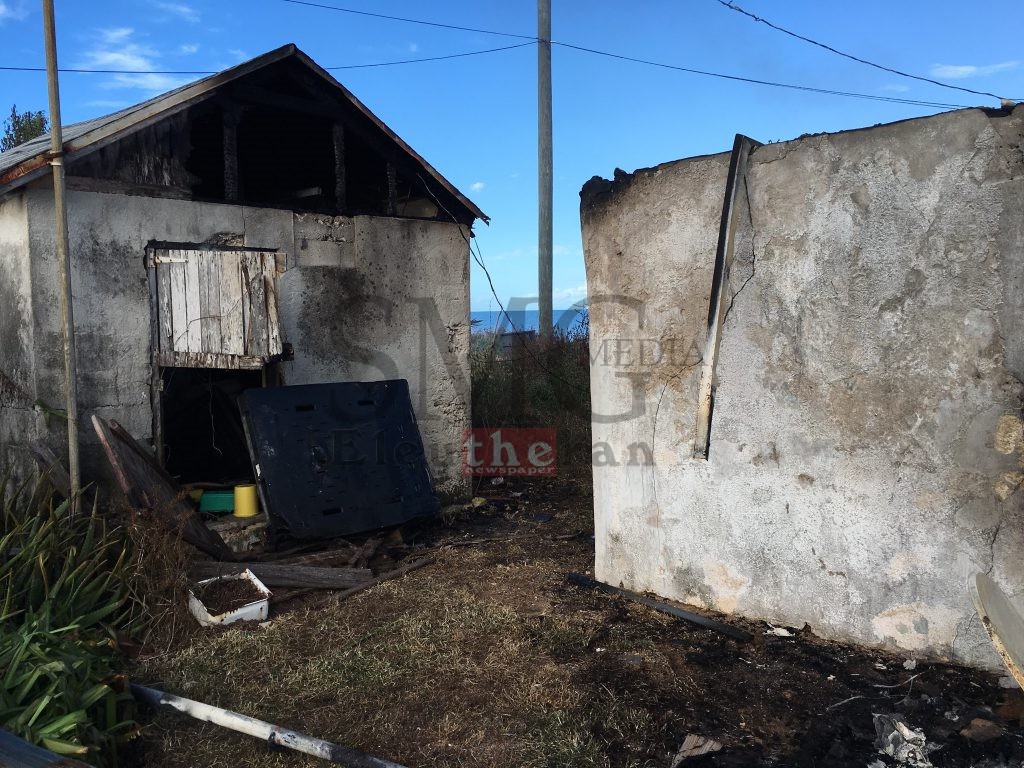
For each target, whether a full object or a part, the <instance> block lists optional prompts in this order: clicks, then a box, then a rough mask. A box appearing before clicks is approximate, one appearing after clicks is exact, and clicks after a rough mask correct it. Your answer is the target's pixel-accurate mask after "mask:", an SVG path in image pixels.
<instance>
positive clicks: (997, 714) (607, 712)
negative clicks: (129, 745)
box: [136, 478, 1024, 768]
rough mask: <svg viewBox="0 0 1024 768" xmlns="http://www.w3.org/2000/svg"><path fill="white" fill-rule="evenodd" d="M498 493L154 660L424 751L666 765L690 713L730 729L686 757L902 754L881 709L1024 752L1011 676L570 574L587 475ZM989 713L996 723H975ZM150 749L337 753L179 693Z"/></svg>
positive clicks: (270, 714)
mask: <svg viewBox="0 0 1024 768" xmlns="http://www.w3.org/2000/svg"><path fill="white" fill-rule="evenodd" d="M481 493H482V495H485V496H489V497H490V498H491V499H492V502H491V504H489V505H488V506H487V507H484V508H481V509H478V510H473V511H472V512H467V513H465V514H463V515H461V516H460V519H457V520H450V519H449V521H448V522H444V521H440V520H439V521H434V522H431V523H429V524H421V525H419V526H416V527H414V528H413V527H410V528H407V529H404V530H403V532H402V534H403V540H404V544H405V546H403V547H399V548H397V549H393V550H392V552H391V553H390V554H391V555H392V556H401V557H406V558H408V557H414V556H419V555H422V554H424V553H427V552H431V553H433V555H434V557H435V561H434V563H433V564H431V565H429V566H427V567H425V568H422V569H420V570H418V571H415V572H412V573H410V574H408V575H406V576H404V577H402V578H401V579H399V580H396V581H392V582H387V583H384V584H381V585H379V586H377V587H375V588H373V589H372V590H369V591H367V592H364V593H361V594H359V595H356V596H354V597H351V598H349V599H347V600H345V601H343V602H338V601H337V600H335V599H332V598H330V597H324V596H322V595H321V596H313V597H304V598H301V599H297V600H295V601H293V602H292V603H290V604H289V603H286V604H284V605H282V607H281V608H280V609H278V610H277V611H276V612H275V610H274V609H273V608H272V609H271V614H272V619H273V622H272V624H271V625H270V626H269V627H268V628H266V629H258V628H254V627H246V628H242V629H230V628H229V629H224V630H204V631H202V632H195V633H193V634H192V635H191V637H189V638H187V639H185V640H184V641H183V642H182V643H181V647H179V648H177V649H176V650H174V651H172V652H168V653H164V654H162V655H159V656H156V657H151V658H148V659H145V660H143V661H140V662H139V663H138V668H137V670H136V678H137V679H139V680H140V681H142V682H146V683H150V684H153V685H158V686H159V687H163V688H164V689H165V690H167V691H170V692H172V693H177V694H180V695H183V696H187V697H190V698H194V699H199V700H201V701H204V702H208V703H212V704H216V705H219V706H222V707H226V708H229V709H233V710H236V711H239V712H243V713H245V714H247V715H251V716H253V717H258V718H261V719H265V720H269V721H272V722H275V723H277V724H280V725H283V726H286V727H289V728H292V729H295V730H298V731H302V732H305V733H308V734H310V735H314V736H318V737H321V738H325V739H329V740H332V741H336V742H338V743H341V744H344V745H346V746H350V747H355V748H357V749H361V750H363V751H365V752H368V753H370V754H373V755H376V756H379V757H383V758H387V759H389V760H393V761H396V762H398V763H401V764H403V765H407V766H412V767H416V768H419V767H420V766H459V767H460V768H461V767H465V768H471V767H472V768H484V767H485V766H486V767H488V768H489V767H491V766H524V767H537V768H541V767H545V768H559V767H562V766H566V767H568V766H609V767H614V768H626V767H627V766H630V767H634V768H639V767H640V766H659V767H661V766H664V767H665V768H668V766H670V765H671V763H672V759H673V756H674V755H675V754H676V752H677V751H678V750H679V747H680V745H681V744H682V742H683V740H684V739H685V737H686V736H687V734H698V735H701V736H704V737H707V738H711V739H715V740H717V741H719V742H721V744H722V745H723V747H722V749H721V750H720V751H718V752H714V753H711V754H707V755H704V756H702V757H695V758H690V759H687V760H686V761H685V762H683V763H682V766H683V768H691V766H694V767H695V766H757V765H765V766H768V765H770V766H835V767H838V768H841V767H842V766H867V765H869V764H871V763H872V761H874V760H881V763H877V764H875V765H895V763H894V762H893V761H892V760H891V759H890V758H887V757H883V756H881V755H880V754H879V753H878V751H877V750H876V748H875V747H874V740H875V728H874V725H873V714H875V713H897V714H900V715H902V717H903V718H904V720H905V721H906V722H907V723H908V724H909V725H910V726H912V727H914V728H920V729H922V730H923V731H924V733H925V735H926V737H927V739H928V741H929V743H933V744H934V745H936V746H937V747H938V749H936V750H935V751H933V752H931V753H930V755H929V759H930V760H931V762H932V763H933V764H934V765H935V766H978V767H979V768H981V766H985V767H986V768H995V766H1004V765H1005V766H1020V765H1024V732H1022V731H1021V730H1020V727H1019V726H1020V724H1021V723H1020V717H1021V714H1022V712H1024V696H1022V695H1021V692H1020V691H1019V690H1007V689H1004V688H1001V687H1000V686H999V685H998V678H997V677H995V676H990V675H986V674H982V673H978V672H973V671H967V670H963V669H959V668H956V667H950V666H946V665H941V664H919V665H918V666H917V667H916V668H915V669H913V670H908V669H906V668H905V667H904V659H903V658H897V657H895V656H891V655H888V654H885V653H882V652H873V651H864V650H862V649H856V648H853V647H850V646H844V645H840V644H837V643H831V642H826V641H823V640H821V639H819V638H816V637H814V635H813V634H812V633H811V632H810V630H809V629H805V630H803V631H801V632H799V633H797V635H796V636H794V637H779V636H775V635H771V634H765V632H766V631H767V630H768V629H769V627H768V626H767V625H766V624H764V623H758V622H745V621H742V620H737V619H733V618H728V619H727V620H728V621H729V622H730V623H732V624H734V625H736V626H740V627H742V628H744V629H746V630H748V631H749V632H751V633H753V634H754V639H753V640H752V641H750V642H746V643H744V642H740V641H737V640H733V639H730V638H727V637H723V636H722V635H719V634H716V633H715V632H713V631H711V630H707V629H702V628H700V627H696V626H694V625H691V624H688V623H686V622H683V621H680V620H678V619H675V618H672V617H670V616H667V615H664V614H661V613H658V612H656V611H654V610H652V609H650V608H647V607H644V606H640V605H637V604H635V603H631V602H627V601H624V600H623V599H621V598H617V597H613V596H609V595H607V594H603V593H600V592H596V591H591V590H587V589H582V588H579V587H576V586H572V585H570V584H569V583H568V582H567V580H566V574H567V573H569V572H581V573H589V572H591V571H590V568H591V565H592V562H593V538H592V530H593V527H592V518H591V506H590V495H589V487H588V484H587V482H586V481H585V480H578V481H573V480H570V479H565V478H563V479H561V480H560V481H557V482H547V481H531V482H520V483H519V484H518V485H516V484H512V483H506V484H504V485H502V486H496V487H495V486H490V485H488V486H487V487H486V488H484V489H482V490H481ZM518 494H521V495H518ZM396 540H397V539H394V540H393V541H396ZM976 718H980V719H982V720H987V721H989V722H991V723H994V724H995V728H994V729H993V728H988V730H990V731H992V733H986V734H984V735H986V736H989V737H991V738H989V739H988V740H985V741H974V740H971V739H968V738H965V737H964V736H962V735H961V733H960V732H961V730H963V729H964V728H966V727H968V726H969V724H970V722H971V721H972V720H974V719H976ZM975 730H977V729H975ZM973 732H974V731H968V733H973ZM141 751H142V755H141V759H142V762H143V763H144V764H145V765H147V766H153V767H154V768H157V767H167V768H169V767H170V766H210V767H211V768H213V767H214V766H303V765H310V766H312V765H319V764H322V763H320V762H319V761H316V760H314V759H312V758H306V757H303V756H301V755H298V754H296V753H293V752H287V751H280V750H276V749H275V750H272V749H270V748H268V747H267V746H266V745H265V744H262V743H260V742H258V741H256V740H255V739H251V738H248V737H244V736H240V735H235V734H232V733H230V732H228V731H225V730H222V729H220V728H217V727H215V726H212V725H208V724H202V723H198V722H196V721H194V720H190V719H188V718H186V717H184V716H181V715H178V714H176V713H170V712H166V713H163V712H162V713H159V714H156V715H155V717H154V718H153V720H152V723H151V724H150V726H149V728H148V730H147V733H146V736H145V738H144V740H143V742H142V745H141Z"/></svg>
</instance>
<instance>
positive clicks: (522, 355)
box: [470, 317, 591, 466]
mask: <svg viewBox="0 0 1024 768" xmlns="http://www.w3.org/2000/svg"><path fill="white" fill-rule="evenodd" d="M588 336H589V326H588V323H587V321H586V318H585V317H584V319H583V321H582V322H580V323H577V324H576V325H574V326H573V328H572V329H571V330H569V331H563V330H561V329H558V328H556V329H555V333H554V336H553V337H552V338H551V339H539V338H536V337H529V336H525V335H520V336H518V337H517V338H516V339H514V340H513V341H512V344H511V346H510V348H509V349H508V351H507V352H504V353H500V352H499V351H498V350H497V349H496V347H495V343H494V336H493V335H492V334H484V333H477V334H474V335H473V345H472V352H471V355H470V365H471V367H472V380H473V426H474V427H554V428H555V429H556V430H557V432H558V464H559V465H561V466H579V465H589V464H590V460H591V438H590V434H591V433H590V357H589V354H590V353H589V349H588Z"/></svg>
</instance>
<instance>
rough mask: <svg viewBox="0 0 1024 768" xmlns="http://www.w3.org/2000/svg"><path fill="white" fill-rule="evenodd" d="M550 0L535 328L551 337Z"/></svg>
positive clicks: (546, 2)
mask: <svg viewBox="0 0 1024 768" xmlns="http://www.w3.org/2000/svg"><path fill="white" fill-rule="evenodd" d="M551 123H552V118H551V0H537V201H538V208H537V214H538V215H537V290H538V299H537V303H538V310H539V311H538V315H539V317H538V331H539V333H540V335H541V336H542V337H544V338H550V337H551V324H552V317H551V313H552V309H551V289H552V284H551V272H552V261H553V254H552V251H553V241H554V232H553V229H554V216H553V213H552V203H553V199H554V187H553V178H554V176H553V168H552V166H553V152H552V136H551V133H552V130H551Z"/></svg>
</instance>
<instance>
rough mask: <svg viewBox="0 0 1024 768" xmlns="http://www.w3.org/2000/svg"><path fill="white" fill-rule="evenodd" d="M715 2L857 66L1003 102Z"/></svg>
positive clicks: (724, 0)
mask: <svg viewBox="0 0 1024 768" xmlns="http://www.w3.org/2000/svg"><path fill="white" fill-rule="evenodd" d="M717 2H718V3H719V4H720V5H724V6H725V7H726V8H728V9H729V10H731V11H736V13H741V14H743V15H744V16H747V17H749V18H751V19H753V20H754V21H758V22H760V23H761V24H764V25H766V26H769V27H771V28H772V29H774V30H776V31H778V32H782V33H783V34H785V35H789V36H790V37H795V38H796V39H797V40H803V41H804V42H805V43H810V44H811V45H816V46H818V47H819V48H824V49H825V50H826V51H829V52H830V53H834V54H836V55H838V56H842V57H843V58H846V59H850V60H851V61H856V62H858V63H859V64H866V65H867V66H869V67H874V68H875V69H880V70H882V71H883V72H890V73H892V74H894V75H899V76H900V77H909V78H910V79H911V80H920V81H921V82H923V83H931V84H932V85H938V86H941V87H942V88H950V89H952V90H954V91H963V92H964V93H973V94H974V95H976V96H991V97H992V98H993V99H999V100H1003V97H1002V96H997V95H996V94H994V93H990V92H989V91H976V90H974V89H973V88H964V87H962V86H959V85H950V84H949V83H943V82H942V81H940V80H932V79H931V78H930V77H922V76H921V75H913V74H911V73H909V72H903V71H901V70H898V69H893V68H892V67H886V66H884V65H882V64H876V63H875V62H873V61H868V60H867V59H862V58H860V57H859V56H854V55H853V54H852V53H845V52H844V51H840V50H838V49H837V48H833V47H832V46H831V45H826V44H825V43H820V42H818V41H817V40H812V39H811V38H809V37H804V36H803V35H800V34H797V33H796V32H793V31H792V30H789V29H786V28H785V27H780V26H779V25H778V24H773V23H772V22H770V21H768V19H763V18H761V17H760V16H757V15H756V14H753V13H751V12H750V11H747V10H744V9H743V8H740V7H739V6H738V5H736V4H735V3H734V2H732V0H717Z"/></svg>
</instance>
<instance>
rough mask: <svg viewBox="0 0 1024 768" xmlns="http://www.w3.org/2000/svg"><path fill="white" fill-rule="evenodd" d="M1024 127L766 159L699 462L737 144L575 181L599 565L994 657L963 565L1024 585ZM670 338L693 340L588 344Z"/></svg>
mask: <svg viewBox="0 0 1024 768" xmlns="http://www.w3.org/2000/svg"><path fill="white" fill-rule="evenodd" d="M1022 130H1024V108H1018V109H1017V110H1016V111H1014V112H1013V113H1012V114H1005V113H999V114H994V115H989V114H986V113H985V112H983V111H981V110H963V111H958V112H952V113H947V114H944V115H938V116H934V117H930V118H922V119H917V120H910V121H905V122H902V123H895V124H891V125H884V126H878V127H875V128H871V129H865V130H859V131H850V132H845V133H840V134H831V135H821V136H811V137H806V138H802V139H797V140H795V141H791V142H785V143H781V144H773V145H768V146H764V147H760V148H758V149H756V150H755V151H754V152H753V153H752V155H751V157H750V166H749V172H748V176H747V182H746V185H745V187H744V188H743V189H741V190H740V194H739V195H738V208H739V209H738V212H737V213H738V221H739V225H740V228H739V232H738V235H737V238H738V239H737V245H736V258H737V262H736V264H735V265H734V267H733V269H732V273H731V275H730V276H729V282H728V286H727V289H726V294H725V296H726V301H727V306H728V307H729V309H728V313H727V315H726V319H725V323H724V326H723V336H722V343H721V348H720V352H719V357H718V360H717V366H716V380H715V384H716V389H715V400H714V410H713V420H712V425H711V444H710V454H709V459H708V460H707V461H705V460H701V459H693V458H691V456H692V450H693V440H694V432H695V425H696V418H697V414H696V406H695V396H696V389H697V383H698V381H699V375H700V369H699V366H698V365H695V364H694V363H695V362H697V361H699V359H700V355H701V353H702V352H703V344H704V339H705V335H706V324H707V314H708V296H709V292H710V285H711V276H712V270H713V263H714V253H715V244H716V239H717V234H718V229H719V217H720V214H721V206H722V199H723V195H724V188H725V178H726V173H727V168H728V161H729V157H728V155H727V154H723V155H714V156H710V157H703V158H692V159H688V160H683V161H679V162H676V163H669V164H666V165H663V166H659V167H658V168H654V169H649V170H643V171H638V172H637V173H636V174H633V175H624V174H623V175H621V176H619V177H618V178H617V179H616V180H615V181H613V182H605V181H602V180H594V181H592V182H590V183H589V184H588V185H587V187H585V188H584V193H583V205H582V209H581V214H582V223H583V234H584V250H585V256H586V263H587V281H588V286H589V288H590V291H591V293H592V294H595V295H597V296H599V297H603V298H600V299H599V301H597V302H596V303H595V305H594V307H593V309H592V312H591V326H590V328H591V353H592V358H593V360H594V362H593V365H592V370H591V381H592V387H593V393H592V398H593V403H594V411H595V414H596V415H595V421H594V440H595V443H596V446H595V467H594V481H595V520H596V527H597V536H596V573H597V577H598V578H599V579H601V580H603V581H606V582H610V583H613V584H622V585H623V586H625V587H627V588H629V589H635V590H640V591H644V590H651V591H654V592H656V593H658V594H661V595H664V596H666V597H669V598H674V599H678V600H682V601H685V602H688V603H691V604H695V605H701V606H704V607H708V608H713V609H716V610H720V611H724V612H726V613H732V612H736V613H739V614H742V615H746V616H751V617H759V618H764V619H767V620H769V621H772V622H775V623H782V624H787V625H794V626H801V625H802V624H804V623H807V624H810V625H811V626H812V627H813V629H814V630H815V631H816V632H818V633H820V634H822V635H824V636H828V637H835V638H840V639H846V640H853V641H856V642H860V643H864V644H868V645H874V646H880V647H888V648H891V649H894V650H898V651H902V652H906V653H909V654H913V655H919V656H922V657H932V658H940V659H952V660H956V661H959V662H964V663H968V664H972V665H976V666H981V667H989V668H993V669H995V668H998V667H999V666H1000V664H999V660H998V658H997V656H996V655H995V653H994V651H993V650H992V648H991V645H990V644H989V642H988V640H987V638H986V637H985V635H984V632H983V631H982V629H981V628H980V626H979V624H978V622H977V620H976V617H975V612H974V609H973V606H972V604H971V601H970V598H969V596H968V592H967V580H968V576H969V575H971V574H973V573H976V572H978V571H987V572H990V573H991V574H992V575H993V577H995V578H996V580H997V581H998V582H999V583H1000V584H1001V585H1002V586H1003V587H1004V588H1005V589H1006V590H1007V591H1008V592H1009V593H1010V594H1011V595H1014V596H1016V598H1017V599H1018V601H1020V600H1021V599H1022V598H1024V562H1022V561H1021V559H1020V557H1019V553H1020V551H1021V549H1022V546H1024V514H1022V512H1024V490H1021V489H1020V486H1021V482H1022V481H1024V437H1022V434H1024V427H1022V422H1021V417H1022V415H1024V411H1022V407H1024V335H1022V333H1021V331H1022V330H1024V328H1022V322H1024V320H1022V318H1024V284H1022V282H1024V213H1022V211H1024V153H1022V149H1021V147H1022V138H1021V137H1022ZM612 296H618V297H619V298H618V299H616V300H615V301H613V300H612V299H611V297H612ZM632 300H635V301H636V305H637V307H642V308H643V309H642V311H637V310H634V309H627V308H626V304H628V302H629V301H632ZM667 337H673V338H674V337H679V338H678V339H677V340H676V342H675V345H674V346H676V347H677V348H678V347H680V346H684V347H685V346H687V345H688V344H689V346H690V348H691V349H692V350H694V353H695V355H691V356H690V357H689V358H687V359H683V360H677V361H675V362H674V363H673V364H669V363H667V362H666V361H667V360H668V358H667V357H666V356H664V355H662V356H661V358H660V359H659V358H658V356H657V355H654V354H650V355H648V358H647V360H646V361H644V360H642V359H640V358H639V357H638V356H637V355H634V356H633V358H632V359H629V360H626V361H625V362H624V361H623V360H622V359H620V360H618V361H616V360H615V358H614V356H611V357H602V355H601V354H598V353H599V351H600V350H601V349H602V348H608V347H609V345H611V346H617V347H618V348H625V347H631V348H632V349H634V350H635V349H636V348H637V347H639V346H641V342H642V340H644V339H652V340H658V339H665V338H667ZM662 346H664V345H662ZM616 362H618V364H616ZM626 363H629V364H628V365H627V364H626ZM631 366H632V367H631ZM610 414H622V415H621V416H620V417H618V418H609V415H610ZM636 443H646V444H647V445H648V446H649V447H650V449H651V452H652V454H653V457H654V461H653V464H652V463H649V462H648V463H645V462H643V461H635V462H633V464H632V465H630V464H629V462H628V461H626V460H625V458H626V457H627V456H628V447H629V446H630V445H631V444H636Z"/></svg>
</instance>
